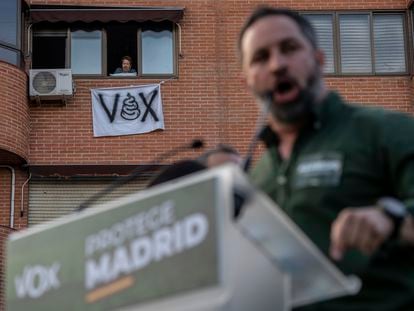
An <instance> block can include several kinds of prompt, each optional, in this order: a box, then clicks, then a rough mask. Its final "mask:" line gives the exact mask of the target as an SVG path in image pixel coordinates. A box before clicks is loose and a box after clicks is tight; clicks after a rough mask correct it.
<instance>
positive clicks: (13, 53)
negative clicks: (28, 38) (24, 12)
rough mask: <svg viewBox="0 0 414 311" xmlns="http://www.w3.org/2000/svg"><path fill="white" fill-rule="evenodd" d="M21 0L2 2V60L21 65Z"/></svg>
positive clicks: (0, 17)
mask: <svg viewBox="0 0 414 311" xmlns="http://www.w3.org/2000/svg"><path fill="white" fill-rule="evenodd" d="M20 20H21V18H20V0H1V1H0V60H3V61H6V62H8V63H11V64H13V65H16V66H19V65H20V57H21V52H20Z"/></svg>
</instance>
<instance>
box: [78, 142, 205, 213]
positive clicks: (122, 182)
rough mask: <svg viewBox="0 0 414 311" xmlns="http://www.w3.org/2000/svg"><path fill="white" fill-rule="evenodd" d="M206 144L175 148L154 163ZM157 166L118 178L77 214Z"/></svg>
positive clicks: (157, 158)
mask: <svg viewBox="0 0 414 311" xmlns="http://www.w3.org/2000/svg"><path fill="white" fill-rule="evenodd" d="M203 145H204V143H203V141H201V140H199V139H195V140H193V141H192V142H191V143H190V144H185V145H181V146H178V147H175V148H173V149H171V150H169V151H166V152H164V153H161V154H160V155H159V156H158V157H156V158H155V160H154V161H153V162H155V163H158V162H162V161H163V160H166V159H168V158H170V157H172V156H174V155H176V154H177V153H179V152H181V151H185V150H187V149H199V148H201V147H203ZM156 166H157V164H150V165H148V166H144V167H142V166H138V167H136V168H135V169H134V170H133V171H132V172H131V173H130V174H128V175H127V176H122V177H119V178H117V179H116V180H115V181H114V182H113V183H111V184H110V185H109V186H108V187H106V188H104V189H102V190H101V191H99V192H97V193H95V194H94V195H93V196H91V197H90V198H89V199H87V200H86V201H84V202H82V203H81V204H80V205H79V206H78V207H77V209H76V211H77V212H80V211H82V210H84V209H86V208H88V207H89V206H90V205H91V204H93V203H95V202H96V200H98V199H99V198H100V197H102V196H104V195H107V194H109V193H111V192H112V191H114V190H115V189H117V188H118V187H120V186H122V185H125V184H127V183H128V182H130V181H133V180H134V179H136V178H137V177H138V176H139V175H140V174H141V173H143V172H145V171H147V170H150V169H153V168H155V167H156Z"/></svg>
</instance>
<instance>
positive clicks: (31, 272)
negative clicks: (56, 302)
mask: <svg viewBox="0 0 414 311" xmlns="http://www.w3.org/2000/svg"><path fill="white" fill-rule="evenodd" d="M59 270H60V263H58V262H55V263H53V264H52V265H51V266H44V265H34V266H29V265H28V266H25V267H24V268H23V272H22V273H21V274H19V275H17V276H16V277H15V278H14V284H15V288H16V295H17V297H18V298H26V297H29V298H33V299H37V298H39V297H41V296H42V295H43V294H44V293H46V292H48V291H50V290H52V289H58V288H59V287H60V282H59V278H58V273H59Z"/></svg>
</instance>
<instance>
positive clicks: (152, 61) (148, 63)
mask: <svg viewBox="0 0 414 311" xmlns="http://www.w3.org/2000/svg"><path fill="white" fill-rule="evenodd" d="M141 36H142V39H141V45H142V73H143V74H167V75H168V74H170V75H171V74H173V73H174V68H173V55H174V52H173V33H172V29H168V28H166V27H163V28H162V27H156V26H154V25H153V26H152V27H145V28H144V29H143V31H142V35H141Z"/></svg>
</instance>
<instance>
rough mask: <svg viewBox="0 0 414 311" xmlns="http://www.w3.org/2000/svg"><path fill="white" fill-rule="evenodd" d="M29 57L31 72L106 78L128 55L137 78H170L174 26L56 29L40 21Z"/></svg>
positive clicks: (105, 25)
mask: <svg viewBox="0 0 414 311" xmlns="http://www.w3.org/2000/svg"><path fill="white" fill-rule="evenodd" d="M53 27H54V28H55V29H53ZM48 28H49V29H48ZM50 28H52V30H50ZM51 46H54V47H55V48H53V49H50V47H51ZM32 54H33V60H32V64H33V68H35V69H41V68H45V69H46V68H71V69H72V72H73V74H78V75H110V74H112V73H113V72H114V71H115V70H116V69H117V68H118V67H121V58H122V57H123V56H130V57H131V58H132V60H133V61H132V64H131V65H132V68H133V69H135V70H136V71H137V73H138V76H141V77H145V76H171V75H174V74H175V73H176V69H175V68H176V53H175V30H174V23H173V22H146V23H137V22H126V23H118V22H108V23H91V24H86V23H73V24H68V25H66V26H64V28H63V29H57V28H56V26H55V25H54V24H52V23H44V22H43V23H41V24H39V25H36V26H35V27H34V29H33V52H32Z"/></svg>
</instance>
